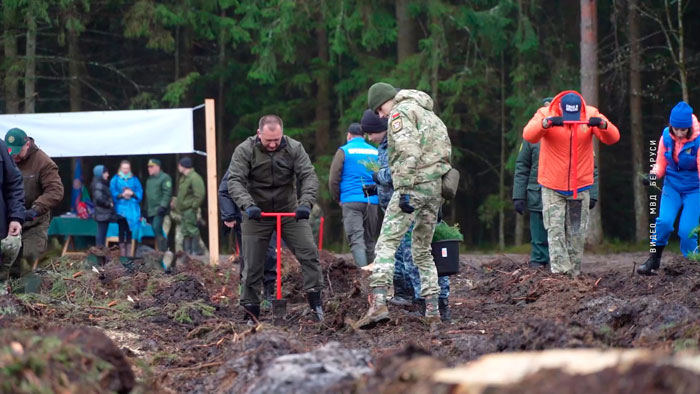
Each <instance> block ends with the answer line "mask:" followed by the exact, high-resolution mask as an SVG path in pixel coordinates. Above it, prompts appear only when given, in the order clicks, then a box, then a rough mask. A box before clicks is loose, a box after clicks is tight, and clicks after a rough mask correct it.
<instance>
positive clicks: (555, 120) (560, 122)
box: [542, 116, 564, 129]
mask: <svg viewBox="0 0 700 394" xmlns="http://www.w3.org/2000/svg"><path fill="white" fill-rule="evenodd" d="M552 126H564V118H563V117H561V116H548V117H546V118H544V119H542V128H543V129H548V128H550V127H552Z"/></svg>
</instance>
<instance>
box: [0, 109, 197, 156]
mask: <svg viewBox="0 0 700 394" xmlns="http://www.w3.org/2000/svg"><path fill="white" fill-rule="evenodd" d="M13 127H18V128H20V129H22V130H24V131H25V132H26V133H27V135H29V136H30V137H33V138H34V140H35V141H36V144H37V145H38V146H39V147H40V148H41V149H42V150H43V151H44V152H46V153H47V154H48V155H49V156H51V157H78V156H125V155H155V154H162V153H189V152H193V151H194V136H193V129H192V127H193V126H192V108H177V109H149V110H133V111H105V112H61V113H47V114H14V115H0V133H2V135H1V137H2V138H4V137H5V133H6V132H7V130H9V129H11V128H13Z"/></svg>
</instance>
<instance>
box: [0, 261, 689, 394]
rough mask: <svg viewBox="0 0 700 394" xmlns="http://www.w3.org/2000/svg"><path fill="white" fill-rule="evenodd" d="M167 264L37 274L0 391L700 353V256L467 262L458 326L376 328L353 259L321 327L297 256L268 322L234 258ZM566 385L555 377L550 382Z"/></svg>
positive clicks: (400, 377)
mask: <svg viewBox="0 0 700 394" xmlns="http://www.w3.org/2000/svg"><path fill="white" fill-rule="evenodd" d="M158 257H159V256H157V255H146V256H145V257H144V258H142V259H138V260H135V261H132V262H119V261H118V259H116V258H115V256H114V253H113V252H112V254H111V255H110V256H107V258H106V259H105V261H104V262H100V261H98V262H97V265H98V266H97V267H95V268H94V269H93V267H92V266H91V264H90V263H88V261H84V260H76V259H60V260H57V261H54V262H52V263H51V265H50V266H49V267H47V269H46V270H45V271H44V272H42V273H40V278H41V291H40V293H39V294H9V295H3V296H0V342H1V343H2V345H3V346H4V350H3V351H2V352H0V367H1V368H0V381H2V382H3V383H2V384H1V385H0V391H2V392H6V391H13V392H33V391H31V388H33V387H40V388H45V389H47V390H48V391H53V392H60V391H62V390H67V391H66V392H71V391H73V392H76V391H75V390H78V391H80V392H102V391H118V392H128V391H129V390H132V391H133V392H194V393H209V392H224V393H243V392H248V393H265V392H304V393H311V392H388V393H399V392H405V391H406V390H408V391H411V392H436V391H440V389H441V388H440V387H439V386H435V385H434V384H430V383H428V382H427V381H426V379H427V377H428V376H430V374H431V373H432V371H435V370H437V369H439V368H442V367H445V366H454V365H457V364H460V363H463V362H465V361H469V360H473V359H475V358H477V357H479V356H480V355H483V354H486V353H491V352H503V351H519V350H539V349H549V348H578V347H598V348H606V347H643V348H652V349H658V350H662V351H665V352H676V351H680V350H685V349H694V350H697V348H698V340H699V339H700V305H699V304H700V265H699V264H697V263H691V262H689V261H687V260H684V259H682V258H681V257H679V256H673V255H670V254H669V255H668V256H667V257H665V258H664V262H663V265H662V269H661V271H660V274H659V275H657V276H653V277H640V276H638V275H633V274H632V272H633V268H634V265H635V263H636V264H640V263H641V262H642V261H643V260H644V255H643V254H617V255H590V256H587V257H586V261H585V262H584V266H583V271H584V273H583V274H582V275H581V276H579V277H578V278H575V279H571V278H569V277H566V276H563V275H555V274H551V273H548V272H546V271H543V270H538V269H531V268H528V266H527V256H524V255H464V256H462V257H461V264H462V270H461V272H460V274H458V275H457V276H453V277H452V286H451V287H452V296H451V299H450V301H451V305H452V308H453V320H452V322H451V323H449V324H442V325H441V326H439V327H438V328H436V329H434V330H431V329H430V328H429V327H428V326H426V325H425V324H424V322H423V320H422V318H421V317H419V316H417V315H416V314H414V313H412V312H413V311H410V310H404V309H401V308H397V307H391V313H392V318H393V319H392V321H391V322H390V323H388V324H386V325H383V326H380V327H378V328H376V329H374V330H371V331H360V330H355V329H354V328H353V326H352V323H353V322H354V321H355V320H357V319H358V318H359V317H360V316H361V315H362V313H363V312H364V311H365V310H366V307H367V290H368V288H367V274H366V273H364V272H362V271H360V270H358V269H356V268H355V267H354V265H353V264H352V262H351V261H349V260H348V257H347V256H336V255H333V254H330V253H327V252H322V265H323V272H324V276H325V278H326V284H327V289H326V290H325V291H324V302H325V305H324V309H325V312H326V319H325V321H324V322H323V323H322V324H317V323H314V322H312V321H311V320H310V315H309V313H308V312H307V305H306V302H305V300H304V296H303V291H302V288H301V287H302V286H301V274H300V271H299V268H298V264H296V261H295V260H294V258H293V257H292V256H291V254H290V253H289V252H288V251H285V255H284V260H285V269H284V297H285V298H286V299H288V300H289V302H290V303H291V304H290V305H289V307H288V310H289V314H288V318H287V320H286V321H285V322H283V323H281V324H279V325H273V324H272V316H271V313H270V312H264V314H263V316H262V317H261V324H259V325H257V326H250V325H247V324H246V323H245V322H243V321H242V319H241V311H240V310H239V309H238V307H237V293H238V277H239V272H238V268H237V265H236V264H235V263H234V262H229V261H224V262H223V263H222V264H220V265H219V266H218V267H216V268H209V267H205V266H204V265H202V264H201V263H199V262H197V261H192V260H189V259H188V258H186V257H181V258H180V259H179V261H178V264H177V266H176V267H175V269H174V271H173V273H172V274H165V273H163V272H162V270H161V269H160V268H159V267H158V264H157V261H158ZM92 264H94V261H93V263H92ZM76 327H80V328H79V329H78V331H75V330H74V328H76ZM87 327H94V328H95V329H90V328H87ZM86 330H87V331H86ZM76 332H77V333H79V334H75V333H76ZM70 333H74V334H73V335H70ZM103 334H104V335H103ZM107 337H109V338H111V341H110V340H109V339H107ZM40 338H43V340H40ZM47 338H48V339H47ZM52 338H53V339H54V340H51V339H52ZM81 338H92V339H90V340H84V339H83V340H81ZM44 342H47V343H44ZM112 342H113V343H112ZM114 344H116V346H114ZM56 349H59V350H60V351H57V350H56ZM59 355H60V357H59ZM37 360H38V361H37ZM71 363H75V364H77V365H79V366H80V370H81V371H83V372H82V373H76V372H75V370H73V371H71V368H67V367H66V365H72V364H71ZM125 364H128V365H130V366H131V371H133V374H130V373H129V371H128V370H125V367H124V365H125ZM639 368H644V367H643V366H640V367H639ZM647 368H653V367H649V366H647ZM654 371H656V372H657V373H658V374H659V376H660V377H659V379H660V380H663V382H662V383H663V384H668V385H670V386H669V387H670V388H671V389H675V391H674V392H693V391H684V387H691V388H692V387H695V386H692V385H690V386H688V385H684V384H685V383H687V380H688V379H690V381H694V380H695V379H697V378H698V377H697V376H696V375H693V374H688V373H686V372H682V373H675V374H673V375H672V376H679V377H678V378H674V379H667V378H665V377H664V376H666V374H665V373H662V372H663V371H662V372H659V371H658V370H654ZM672 372H673V371H672ZM601 376H602V375H601ZM555 378H556V379H559V380H557V381H560V382H561V383H560V385H559V386H556V385H554V386H552V385H551V384H550V385H542V384H541V383H538V382H539V381H544V380H546V381H550V382H551V381H554V380H556V379H555ZM604 378H605V379H614V380H616V381H619V380H620V377H619V376H617V377H616V376H614V374H612V373H608V375H606V377H604ZM538 379H539V380H538ZM596 379H598V378H596ZM596 379H592V381H593V382H598V381H600V379H598V380H596ZM623 381H625V382H626V381H629V382H630V383H629V384H630V385H633V384H638V383H639V382H638V380H635V379H627V380H624V379H623ZM530 384H531V387H532V390H535V391H538V392H561V391H558V390H557V387H559V389H560V388H561V385H569V383H566V379H565V377H562V376H558V375H557V376H552V375H551V373H550V375H547V374H538V375H537V376H535V377H533V379H532V380H531V382H530ZM591 384H593V383H591ZM674 384H675V385H676V386H674ZM604 386H605V385H604V384H603V386H601V387H604ZM524 387H530V386H524ZM679 387H680V388H679ZM628 388H629V389H630V392H631V390H632V389H633V386H629V387H628ZM535 391H532V392H535ZM623 391H624V390H623ZM503 392H509V391H507V390H506V391H503ZM618 392H620V391H618ZM635 392H644V391H643V390H642V391H639V390H637V391H635ZM655 392H664V391H663V390H662V391H655Z"/></svg>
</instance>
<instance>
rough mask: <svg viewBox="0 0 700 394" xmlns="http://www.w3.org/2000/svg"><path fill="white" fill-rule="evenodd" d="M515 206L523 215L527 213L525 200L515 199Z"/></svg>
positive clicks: (516, 210)
mask: <svg viewBox="0 0 700 394" xmlns="http://www.w3.org/2000/svg"><path fill="white" fill-rule="evenodd" d="M513 207H514V208H515V212H517V213H519V214H521V215H522V214H523V213H525V200H523V199H520V198H518V199H515V200H513Z"/></svg>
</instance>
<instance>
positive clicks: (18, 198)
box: [0, 141, 24, 239]
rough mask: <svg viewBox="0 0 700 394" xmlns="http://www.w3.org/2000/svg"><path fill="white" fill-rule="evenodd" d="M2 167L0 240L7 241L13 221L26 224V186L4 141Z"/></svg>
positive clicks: (0, 146) (1, 144) (0, 145)
mask: <svg viewBox="0 0 700 394" xmlns="http://www.w3.org/2000/svg"><path fill="white" fill-rule="evenodd" d="M0 167H2V170H1V171H0V186H1V187H2V191H1V193H2V196H1V197H2V198H0V239H5V237H7V230H8V227H9V226H10V222H11V221H16V222H19V223H20V224H23V223H24V184H23V181H22V173H21V172H19V169H18V168H17V165H15V162H14V160H12V157H11V156H10V154H9V153H8V152H7V145H5V142H3V141H0Z"/></svg>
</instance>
